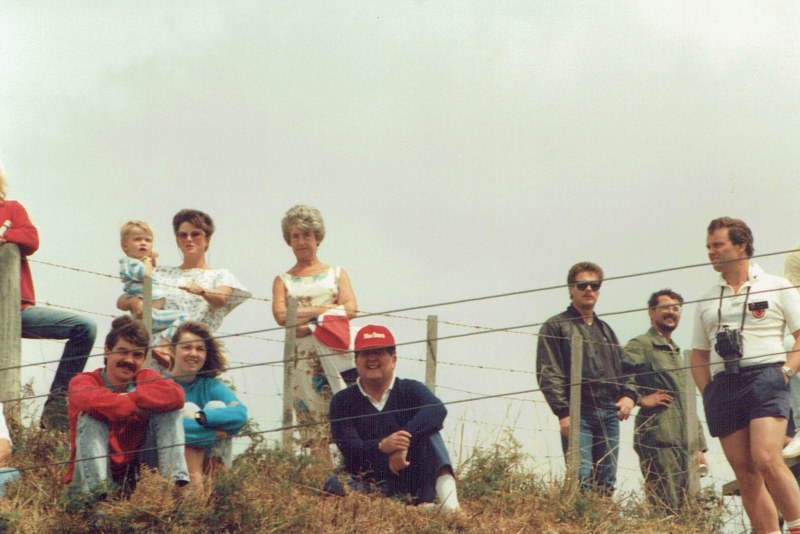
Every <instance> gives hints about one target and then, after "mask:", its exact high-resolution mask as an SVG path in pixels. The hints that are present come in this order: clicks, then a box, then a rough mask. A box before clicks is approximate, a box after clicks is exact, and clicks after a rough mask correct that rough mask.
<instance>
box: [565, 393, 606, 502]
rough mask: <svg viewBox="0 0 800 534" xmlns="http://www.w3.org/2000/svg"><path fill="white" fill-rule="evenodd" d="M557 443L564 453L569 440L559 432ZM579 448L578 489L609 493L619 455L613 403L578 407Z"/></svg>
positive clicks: (567, 447)
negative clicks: (558, 442) (594, 406)
mask: <svg viewBox="0 0 800 534" xmlns="http://www.w3.org/2000/svg"><path fill="white" fill-rule="evenodd" d="M561 447H562V449H563V451H564V454H565V455H566V454H567V450H568V449H569V443H568V440H566V439H564V437H563V436H562V437H561ZM580 450H581V462H580V467H579V468H578V478H579V480H580V483H581V489H582V490H590V489H597V490H598V491H601V492H603V493H607V494H609V495H610V494H611V493H613V492H614V486H615V485H616V483H617V457H618V455H619V418H618V416H617V409H616V407H615V406H614V405H613V404H611V405H610V407H609V406H605V407H602V408H600V407H598V408H586V407H582V408H581V438H580Z"/></svg>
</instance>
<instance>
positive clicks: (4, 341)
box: [0, 243, 22, 421]
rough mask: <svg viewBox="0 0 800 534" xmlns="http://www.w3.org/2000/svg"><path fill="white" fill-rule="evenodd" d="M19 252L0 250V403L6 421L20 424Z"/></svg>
mask: <svg viewBox="0 0 800 534" xmlns="http://www.w3.org/2000/svg"><path fill="white" fill-rule="evenodd" d="M19 262H20V256H19V248H18V247H17V245H15V244H13V243H6V244H4V245H2V246H0V400H1V401H3V402H4V403H5V404H4V405H3V406H4V408H5V412H6V415H7V416H8V418H9V419H15V420H17V421H19V418H20V413H21V410H20V403H19V402H14V403H10V402H6V401H10V400H13V399H19V397H20V394H21V392H22V389H21V385H20V384H21V373H22V371H21V368H20V365H21V362H22V321H21V319H20V309H19V305H20V290H19V269H20V263H19Z"/></svg>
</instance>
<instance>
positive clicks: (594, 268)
mask: <svg viewBox="0 0 800 534" xmlns="http://www.w3.org/2000/svg"><path fill="white" fill-rule="evenodd" d="M584 271H590V272H593V273H595V274H596V275H597V276H599V277H600V280H602V279H603V269H602V268H600V266H599V265H597V264H596V263H592V262H590V261H582V262H579V263H576V264H575V265H573V266H572V267H570V268H569V272H568V273H567V284H569V285H572V284H574V283H575V279H576V278H577V277H578V275H579V274H581V273H582V272H584Z"/></svg>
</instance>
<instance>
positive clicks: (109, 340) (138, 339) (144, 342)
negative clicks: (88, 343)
mask: <svg viewBox="0 0 800 534" xmlns="http://www.w3.org/2000/svg"><path fill="white" fill-rule="evenodd" d="M120 339H124V340H125V341H127V342H128V343H131V344H132V345H134V346H136V347H142V348H143V349H145V351H146V350H147V347H148V346H149V345H150V334H148V333H147V328H145V326H144V323H143V322H141V321H139V320H137V319H134V318H133V317H131V316H130V315H121V316H119V317H117V318H116V319H114V320H113V321H111V331H110V332H109V333H108V334H107V335H106V342H105V348H106V349H107V350H109V351H111V350H114V347H115V346H116V345H117V343H119V340H120Z"/></svg>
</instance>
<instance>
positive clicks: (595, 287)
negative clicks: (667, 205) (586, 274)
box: [573, 280, 603, 291]
mask: <svg viewBox="0 0 800 534" xmlns="http://www.w3.org/2000/svg"><path fill="white" fill-rule="evenodd" d="M602 284H603V283H602V282H599V281H597V280H595V281H594V282H575V283H574V284H573V285H574V286H575V287H577V288H578V289H579V290H580V291H586V290H587V289H588V288H590V287H591V288H592V291H597V290H598V289H600V286H601V285H602Z"/></svg>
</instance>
